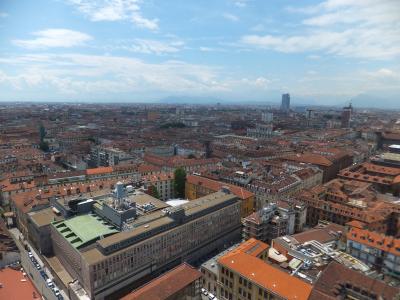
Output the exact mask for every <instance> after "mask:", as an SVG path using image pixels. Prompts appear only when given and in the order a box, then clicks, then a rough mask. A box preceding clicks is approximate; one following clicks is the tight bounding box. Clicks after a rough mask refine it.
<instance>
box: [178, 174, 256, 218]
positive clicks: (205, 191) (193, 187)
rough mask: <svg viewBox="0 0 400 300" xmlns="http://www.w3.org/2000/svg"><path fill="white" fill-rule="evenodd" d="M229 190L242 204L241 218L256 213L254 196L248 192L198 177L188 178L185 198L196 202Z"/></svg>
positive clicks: (188, 176)
mask: <svg viewBox="0 0 400 300" xmlns="http://www.w3.org/2000/svg"><path fill="white" fill-rule="evenodd" d="M224 187H226V188H228V189H229V190H230V191H231V192H232V193H233V194H235V195H236V196H237V197H239V198H240V199H241V200H242V202H241V210H242V211H241V216H242V218H245V217H247V216H248V215H250V214H251V213H252V212H253V211H254V201H255V200H254V194H253V193H252V192H249V191H248V190H246V189H244V188H242V187H240V186H236V185H233V184H229V183H225V182H220V181H216V180H212V179H208V178H205V177H201V176H197V175H187V176H186V187H185V196H186V198H187V199H189V200H194V199H197V198H200V197H203V196H206V195H209V194H211V193H215V192H217V191H219V190H221V189H222V188H224Z"/></svg>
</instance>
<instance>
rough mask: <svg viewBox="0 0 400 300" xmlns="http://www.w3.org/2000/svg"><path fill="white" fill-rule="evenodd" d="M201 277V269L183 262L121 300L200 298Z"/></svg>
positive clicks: (197, 299) (189, 299) (195, 299)
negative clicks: (198, 269)
mask: <svg viewBox="0 0 400 300" xmlns="http://www.w3.org/2000/svg"><path fill="white" fill-rule="evenodd" d="M201 277H202V275H201V273H200V272H199V271H197V270H196V269H195V268H193V267H192V266H190V265H188V264H187V263H183V264H181V265H179V266H178V267H176V268H174V269H172V270H170V271H168V272H167V273H165V274H163V275H161V276H160V277H158V278H156V279H154V280H152V281H150V282H149V283H147V284H145V285H143V286H142V287H140V288H138V289H137V290H135V291H133V292H132V293H130V294H129V295H126V296H125V297H123V298H121V300H175V299H176V300H178V299H185V300H200V299H201V298H200V281H201Z"/></svg>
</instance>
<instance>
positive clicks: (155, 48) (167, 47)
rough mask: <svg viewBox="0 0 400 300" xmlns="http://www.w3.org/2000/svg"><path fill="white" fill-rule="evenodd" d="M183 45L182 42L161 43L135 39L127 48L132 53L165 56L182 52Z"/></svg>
mask: <svg viewBox="0 0 400 300" xmlns="http://www.w3.org/2000/svg"><path fill="white" fill-rule="evenodd" d="M183 46H184V43H183V42H182V41H172V42H163V41H157V40H148V39H136V40H135V41H134V43H133V45H132V46H131V47H130V48H129V49H130V50H131V51H133V52H138V53H146V54H151V53H154V54H158V55H160V54H165V53H175V52H179V51H181V50H182V47H183Z"/></svg>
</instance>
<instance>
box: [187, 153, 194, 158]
mask: <svg viewBox="0 0 400 300" xmlns="http://www.w3.org/2000/svg"><path fill="white" fill-rule="evenodd" d="M187 158H189V159H193V158H196V155H194V154H193V153H190V154H189V155H188V157H187Z"/></svg>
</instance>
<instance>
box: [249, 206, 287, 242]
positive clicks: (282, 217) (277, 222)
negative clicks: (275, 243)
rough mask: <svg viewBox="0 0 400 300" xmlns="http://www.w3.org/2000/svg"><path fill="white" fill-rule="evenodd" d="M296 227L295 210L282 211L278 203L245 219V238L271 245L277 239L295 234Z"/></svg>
mask: <svg viewBox="0 0 400 300" xmlns="http://www.w3.org/2000/svg"><path fill="white" fill-rule="evenodd" d="M294 226H295V212H294V210H290V211H287V210H284V209H280V208H279V207H278V205H277V204H276V203H271V204H269V205H266V206H265V207H263V208H262V209H261V210H259V211H257V212H254V213H252V214H251V215H250V216H247V217H246V218H244V220H243V238H244V239H245V240H248V239H250V238H255V239H257V240H260V241H263V242H265V243H270V242H271V240H272V239H274V238H276V237H279V236H282V235H287V234H293V233H294Z"/></svg>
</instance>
